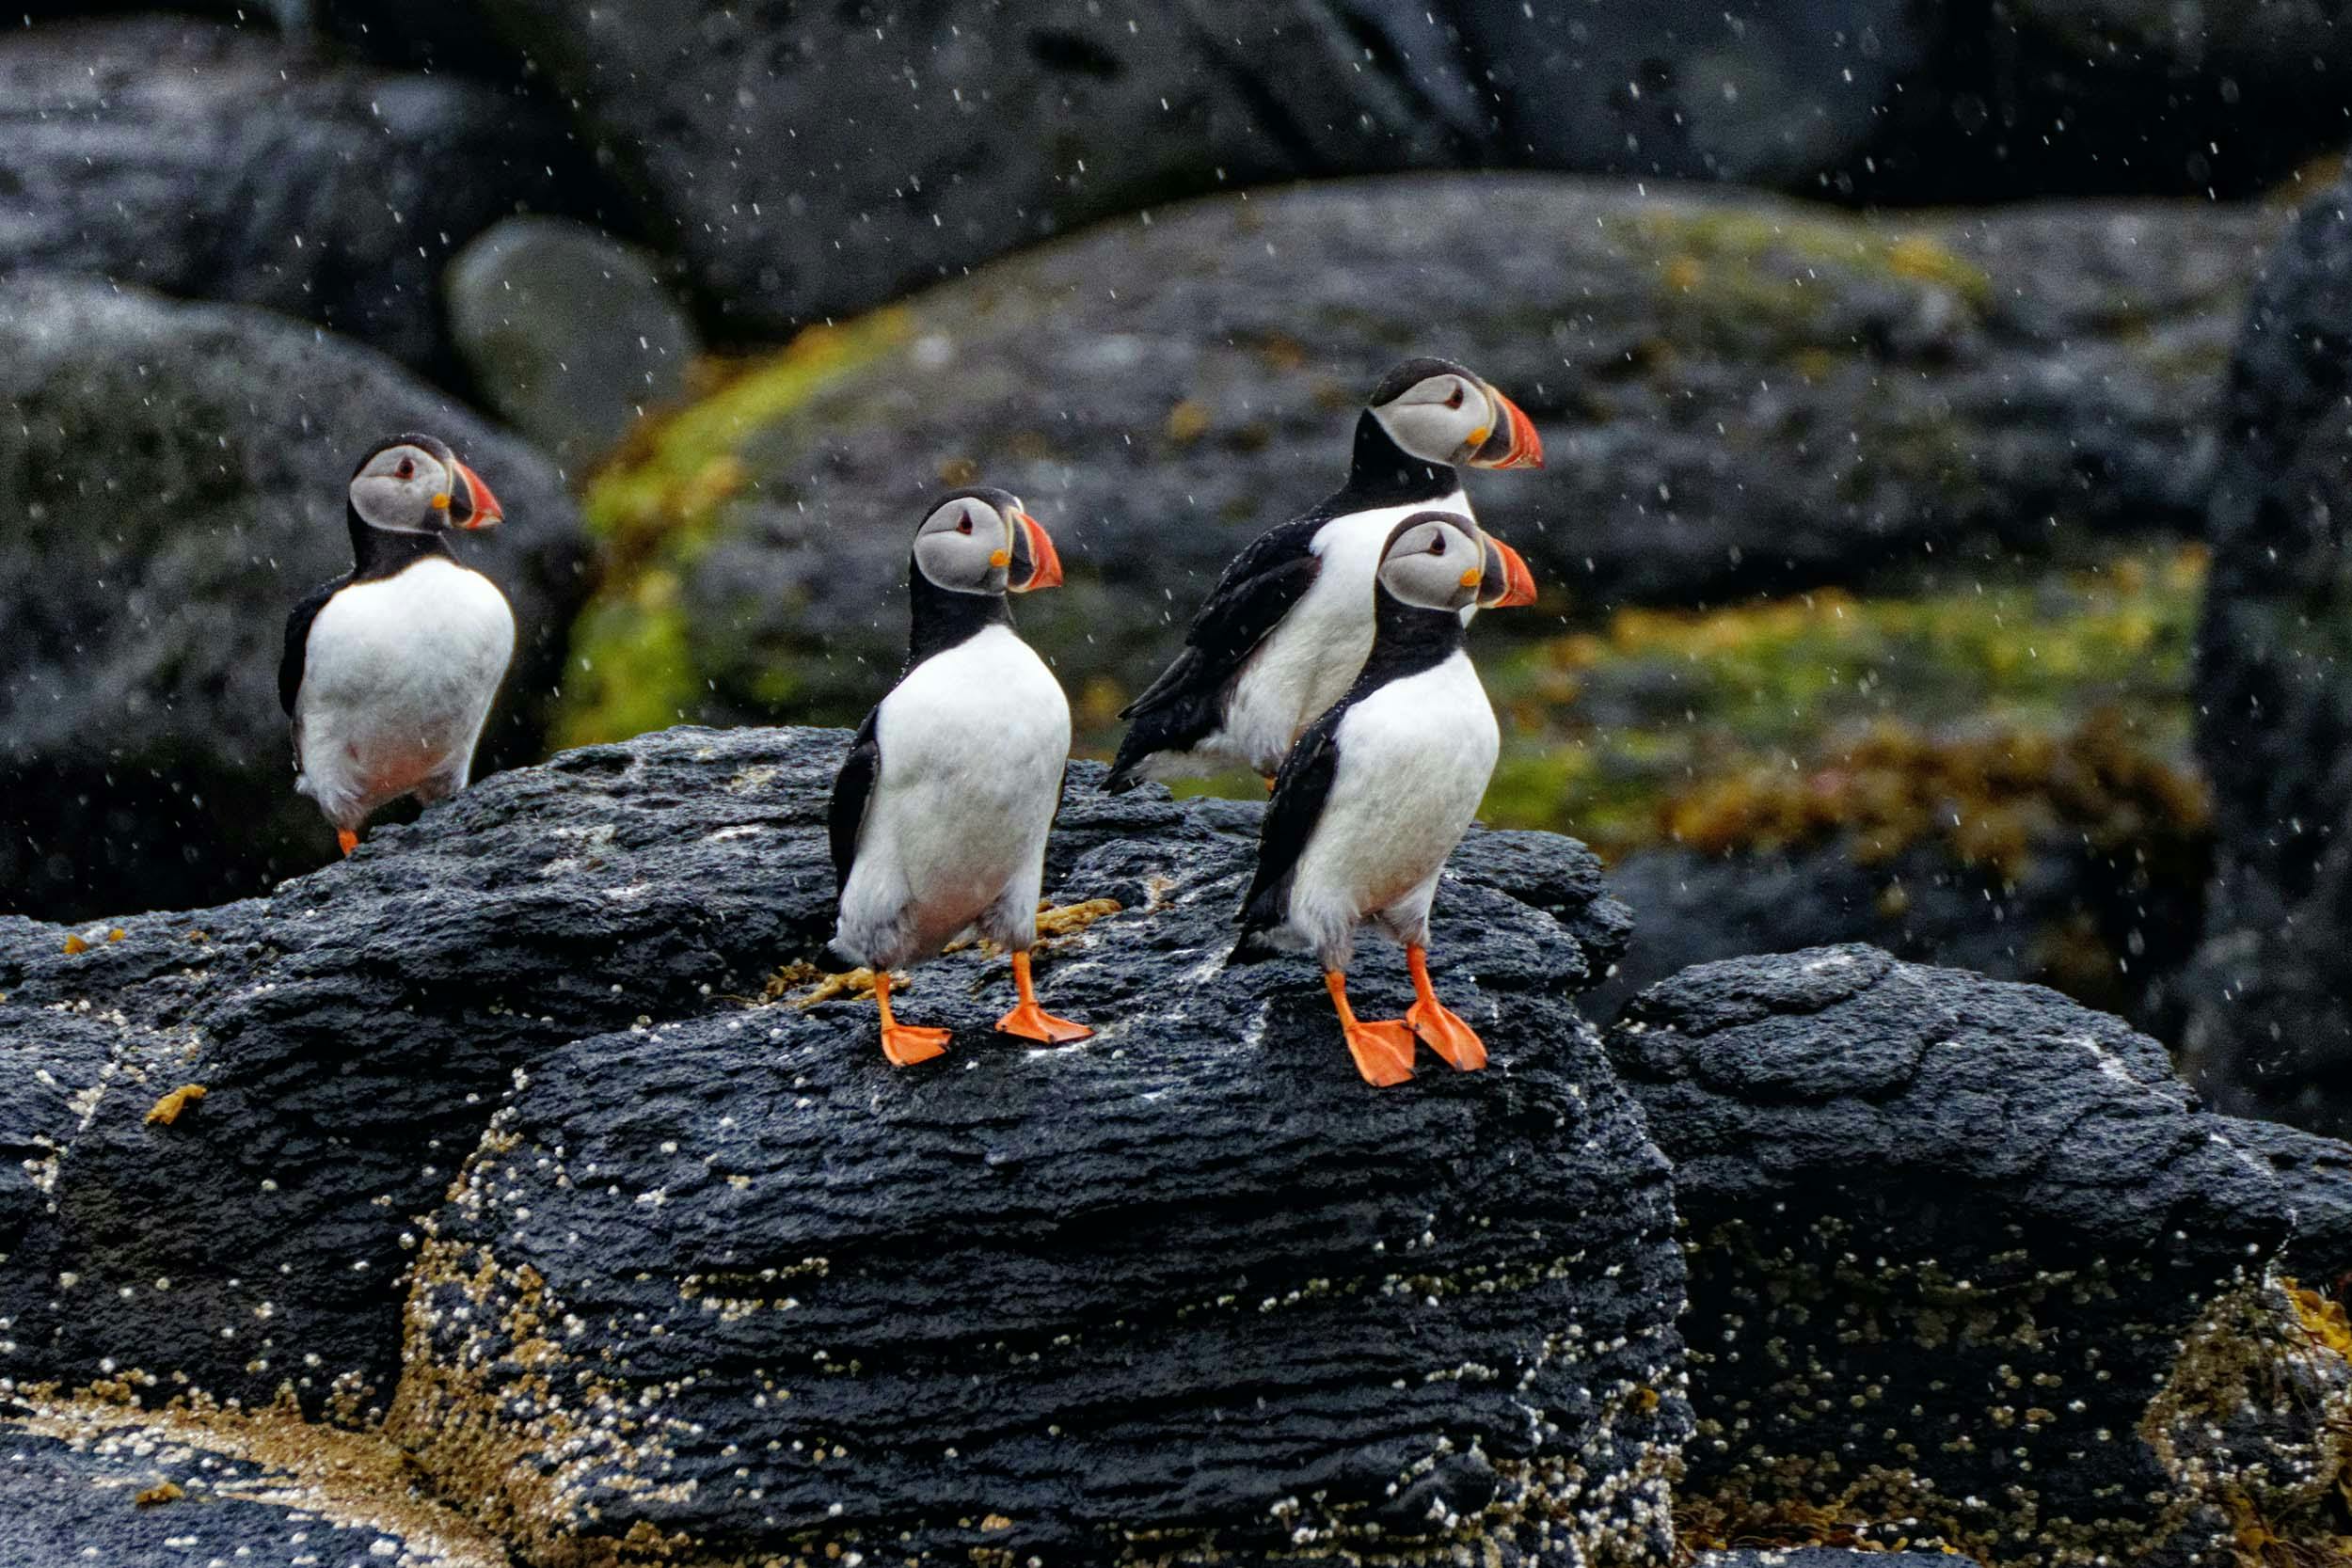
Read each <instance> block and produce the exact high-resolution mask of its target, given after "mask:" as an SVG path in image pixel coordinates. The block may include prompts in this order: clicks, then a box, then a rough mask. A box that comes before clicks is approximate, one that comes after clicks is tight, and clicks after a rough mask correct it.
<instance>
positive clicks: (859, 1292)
mask: <svg viewBox="0 0 2352 1568" xmlns="http://www.w3.org/2000/svg"><path fill="white" fill-rule="evenodd" d="M1479 858H1480V846H1479V845H1478V844H1475V843H1474V844H1472V845H1471V846H1470V847H1468V848H1467V849H1466V850H1465V852H1464V859H1465V862H1466V863H1472V862H1475V861H1477V860H1478V859H1479ZM1250 861H1251V847H1250V846H1249V844H1248V842H1247V841H1246V840H1244V839H1242V838H1239V837H1236V836H1233V835H1228V834H1216V835H1203V834H1201V833H1200V832H1198V831H1197V830H1196V831H1193V832H1182V833H1178V834H1163V835H1158V836H1156V837H1155V838H1154V839H1152V840H1151V841H1149V842H1142V841H1121V842H1117V843H1113V844H1110V845H1107V846H1105V847H1102V848H1099V849H1097V850H1095V851H1093V852H1091V853H1089V854H1088V855H1086V856H1084V857H1083V858H1082V859H1080V860H1079V861H1078V862H1077V863H1076V864H1074V865H1073V867H1072V868H1071V870H1070V871H1069V873H1068V874H1067V875H1066V876H1065V877H1064V878H1062V879H1061V881H1060V885H1059V891H1058V893H1057V894H1055V895H1054V896H1055V897H1056V899H1057V901H1058V902H1062V903H1073V902H1076V901H1078V900H1083V899H1096V898H1105V897H1107V898H1111V899H1115V900H1117V901H1118V902H1119V903H1120V905H1122V906H1123V908H1122V910H1121V911H1120V912H1118V913H1115V914H1109V915H1106V916H1104V918H1102V919H1099V920H1097V921H1095V922H1094V923H1093V924H1092V925H1090V926H1089V927H1087V928H1086V930H1085V931H1084V933H1083V934H1082V935H1079V936H1076V937H1074V938H1071V939H1067V940H1065V941H1062V942H1057V943H1055V945H1054V952H1053V954H1052V958H1051V961H1050V968H1049V971H1048V973H1049V978H1048V979H1047V981H1046V983H1045V998H1046V1001H1047V1003H1048V1005H1049V1006H1051V1007H1053V1008H1055V1009H1056V1010H1057V1011H1059V1012H1061V1013H1064V1014H1067V1015H1071V1016H1075V1017H1079V1018H1087V1019H1092V1020H1094V1021H1096V1022H1097V1023H1098V1024H1099V1025H1101V1026H1102V1028H1101V1032H1100V1033H1099V1034H1098V1035H1097V1036H1096V1037H1095V1038H1094V1039H1092V1040H1090V1041H1089V1042H1086V1044H1085V1045H1083V1046H1082V1047H1080V1048H1077V1049H1072V1050H1065V1051H1037V1050H1031V1049H1025V1048H1008V1047H1007V1046H1005V1045H1002V1044H999V1045H991V1044H990V1043H988V1036H987V1034H986V1030H987V1028H988V1022H989V1020H990V1019H992V1018H993V1016H994V1014H995V1012H997V1011H1000V1010H1001V1007H1002V1002H1003V997H1002V995H1001V994H1000V993H1002V992H1003V991H1004V990H1005V978H1004V976H1005V966H1004V964H1003V962H1002V961H1001V960H999V959H994V958H983V957H981V956H980V955H978V954H977V953H974V954H968V955H964V956H962V957H961V958H959V959H957V960H954V961H951V962H949V963H947V964H945V965H942V966H941V967H940V968H939V969H937V970H934V971H925V972H924V973H923V974H921V976H920V977H919V979H918V981H917V985H916V990H914V991H913V992H912V993H911V995H912V996H913V997H914V1000H909V1001H903V1002H902V1003H901V1006H902V1007H904V1008H906V1009H908V1010H909V1011H910V1012H914V1013H917V1014H918V1016H920V1017H921V1018H923V1019H924V1020H925V1021H926V1022H943V1023H948V1024H951V1025H952V1026H954V1027H955V1028H956V1029H957V1030H958V1034H959V1039H960V1041H961V1042H962V1043H961V1044H960V1045H959V1047H958V1048H957V1049H956V1051H955V1053H954V1054H953V1056H952V1057H951V1059H950V1061H949V1063H948V1064H947V1065H946V1067H945V1068H943V1069H939V1070H935V1071H932V1072H930V1073H926V1074H922V1075H920V1076H913V1075H894V1074H893V1072H892V1071H891V1069H888V1068H886V1067H885V1066H883V1064H882V1061H881V1059H880V1056H879V1054H878V1053H877V1052H876V1051H875V1049H874V1044H873V1038H872V1036H873V1020H872V1013H871V1008H870V1006H868V1005H867V1004H866V1003H864V1002H862V1001H854V1002H849V1001H845V1002H836V1003H828V1004H824V1005H821V1006H814V1007H808V1008H803V1007H800V1006H793V1005H791V1004H790V1003H788V1002H787V1004H785V1005H781V1006H772V1007H770V1008H767V1009H764V1010H760V1011H754V1012H750V1013H743V1012H734V1013H732V1014H723V1015H718V1016H710V1017H706V1018H702V1019H699V1020H694V1021H691V1022H680V1023H675V1024H662V1023H656V1024H654V1025H652V1026H650V1027H641V1028H638V1029H635V1030H632V1031H628V1032H626V1033H620V1034H614V1035H610V1036H605V1037H597V1038H591V1039H585V1040H581V1041H580V1042H579V1043H578V1044H577V1045H574V1046H572V1047H569V1048H567V1049H565V1050H564V1051H563V1052H561V1053H556V1054H554V1055H551V1056H549V1057H548V1058H547V1059H546V1060H544V1061H543V1062H541V1063H540V1064H539V1065H538V1066H536V1067H535V1068H533V1069H532V1072H531V1074H530V1081H529V1083H528V1084H527V1085H524V1086H522V1087H521V1088H520V1089H518V1090H517V1091H516V1094H515V1095H514V1096H512V1097H511V1100H510V1102H509V1106H508V1108H507V1109H506V1110H505V1111H504V1112H502V1113H501V1117H500V1119H499V1121H498V1123H497V1125H496V1127H495V1128H494V1130H493V1132H492V1133H491V1134H490V1136H489V1137H488V1138H487V1139H486V1140H485V1143H484V1146H483V1148H482V1150H481V1152H480V1153H479V1154H478V1155H477V1156H476V1157H475V1159H474V1161H473V1162H472V1163H471V1164H469V1167H468V1169H467V1171H466V1173H465V1175H464V1176H463V1177H462V1178H461V1180H460V1181H459V1183H458V1185H457V1187H456V1189H455V1190H454V1192H453V1196H452V1200H451V1203H450V1205H449V1206H448V1207H447V1208H446V1209H444V1210H443V1211H442V1212H440V1214H439V1215H438V1216H437V1218H436V1219H435V1221H434V1222H433V1224H432V1226H431V1227H430V1228H429V1229H428V1230H427V1231H426V1232H425V1241H424V1243H423V1246H422V1248H421V1251H420V1254H419V1262H418V1270H417V1277H418V1289H417V1291H416V1293H415V1295H414V1296H413V1297H412V1299H411V1303H410V1312H409V1327H410V1339H409V1351H408V1366H409V1369H410V1370H409V1374H408V1377H407V1380H406V1381H405V1383H404V1384H403V1386H402V1392H401V1397H400V1400H399V1402H398V1403H397V1404H396V1405H395V1406H394V1409H393V1412H392V1417H391V1421H390V1427H391V1430H392V1432H393V1433H394V1435H396V1436H397V1437H399V1438H400V1439H401V1440H402V1441H404V1442H405V1443H406V1444H407V1445H408V1446H409V1447H410V1448H411V1449H414V1450H415V1452H416V1454H417V1456H418V1458H419V1460H420V1462H421V1464H422V1465H424V1466H425V1468H426V1469H427V1470H428V1471H429V1472H431V1473H433V1474H435V1475H436V1476H437V1478H438V1479H439V1483H440V1485H441V1487H442V1489H443V1490H444V1491H446V1492H448V1493H450V1494H452V1495H453V1496H458V1497H465V1498H467V1499H468V1501H469V1506H470V1507H471V1509H472V1510H473V1511H474V1512H475V1513H479V1514H481V1515H482V1516H484V1517H487V1518H492V1519H497V1520H501V1521H512V1525H511V1526H510V1527H508V1528H511V1529H512V1530H513V1531H514V1532H515V1533H516V1535H517V1537H518V1539H519V1540H520V1541H521V1542H522V1544H523V1552H524V1555H525V1556H526V1557H527V1558H529V1559H530V1560H534V1561H539V1560H546V1561H563V1560H571V1559H572V1558H573V1557H575V1556H581V1555H586V1556H592V1557H593V1556H594V1555H596V1552H597V1551H599V1550H603V1551H614V1550H620V1549H622V1547H623V1545H624V1544H627V1543H631V1542H641V1543H642V1544H640V1546H639V1549H640V1550H641V1551H644V1550H649V1549H650V1544H651V1543H652V1542H653V1541H654V1540H655V1539H657V1538H658V1537H666V1538H668V1549H670V1550H675V1551H678V1552H680V1553H682V1554H684V1555H688V1556H691V1555H693V1554H694V1553H696V1552H715V1551H716V1549H717V1548H718V1547H719V1546H720V1544H722V1543H723V1544H725V1545H726V1547H727V1549H728V1550H732V1551H748V1552H749V1553H750V1554H752V1555H754V1556H758V1555H762V1554H766V1553H782V1552H787V1551H790V1550H800V1551H808V1552H811V1553H813V1552H815V1551H817V1550H818V1549H820V1548H821V1549H822V1550H823V1551H824V1552H825V1553H826V1555H828V1556H831V1555H833V1553H834V1549H835V1547H836V1546H837V1547H838V1549H839V1550H840V1551H841V1552H843V1553H854V1552H864V1553H866V1554H868V1555H872V1554H875V1553H878V1552H887V1553H889V1554H891V1555H893V1556H894V1557H895V1556H899V1555H903V1556H908V1557H914V1558H917V1559H920V1560H951V1559H961V1558H962V1557H964V1556H965V1555H967V1554H969V1553H971V1552H976V1551H977V1552H983V1553H986V1554H988V1555H989V1556H990V1557H991V1558H992V1559H993V1558H995V1557H997V1556H998V1554H1005V1555H1008V1556H1009V1558H1010V1559H1011V1560H1025V1559H1028V1558H1030V1557H1037V1558H1040V1559H1042V1560H1049V1561H1093V1560H1109V1559H1112V1558H1115V1557H1120V1556H1123V1555H1127V1554H1130V1553H1133V1552H1135V1551H1136V1550H1138V1549H1139V1548H1140V1546H1141V1544H1142V1543H1144V1542H1145V1541H1150V1542H1151V1543H1152V1547H1151V1549H1152V1551H1153V1552H1154V1553H1168V1552H1173V1553H1174V1554H1175V1555H1176V1556H1177V1557H1179V1558H1180V1559H1182V1560H1200V1559H1207V1558H1210V1557H1216V1558H1217V1559H1219V1560H1243V1561H1260V1560H1273V1559H1277V1558H1279V1559H1291V1558H1293V1557H1295V1556H1298V1555H1304V1556H1307V1557H1311V1558H1336V1557H1341V1556H1343V1555H1346V1554H1349V1553H1352V1552H1354V1551H1358V1550H1362V1549H1366V1548H1369V1547H1372V1546H1374V1545H1375V1544H1376V1546H1377V1547H1378V1549H1380V1550H1382V1551H1384V1552H1391V1553H1402V1554H1405V1555H1406V1556H1408V1557H1413V1558H1443V1557H1446V1556H1448V1555H1450V1554H1453V1553H1455V1552H1459V1551H1461V1550H1464V1549H1469V1550H1484V1551H1486V1552H1487V1553H1489V1554H1499V1560H1502V1561H1505V1562H1514V1561H1516V1562H1529V1563H1533V1562H1549V1561H1556V1560H1583V1561H1592V1562H1601V1563H1615V1562H1623V1563H1627V1564H1633V1563H1644V1562H1649V1561H1654V1560H1656V1558H1655V1556H1654V1555H1653V1554H1655V1553H1656V1552H1658V1551H1659V1550H1661V1549H1662V1548H1663V1546H1664V1545H1665V1544H1666V1543H1667V1541H1668V1540H1669V1539H1670V1535H1669V1531H1668V1527H1667V1524H1666V1513H1665V1492H1664V1485H1663V1476H1664V1470H1665V1467H1666V1465H1667V1464H1668V1462H1669V1458H1670V1455H1671V1452H1672V1450H1673V1449H1674V1448H1675V1447H1676V1446H1677V1443H1678V1438H1679V1433H1680V1429H1681V1422H1682V1412H1681V1404H1680V1399H1679V1395H1678V1392H1677V1389H1676V1386H1675V1373H1676V1370H1677V1359H1676V1353H1677V1348H1678V1347H1677V1342H1676V1341H1675V1339H1674V1336H1673V1329H1672V1318H1673V1310H1674V1307H1675V1306H1676V1304H1677V1301H1678V1299H1679V1292H1678V1283H1677V1280H1678V1274H1679V1259H1678V1258H1677V1256H1676V1253H1675V1249H1674V1246H1673V1243H1672V1237H1671V1229H1672V1219H1671V1212H1670V1210H1669V1208H1668V1206H1667V1203H1666V1201H1665V1189H1664V1167H1663V1166H1662V1164H1659V1163H1657V1162H1656V1161H1655V1160H1654V1158H1653V1157H1652V1156H1651V1155H1650V1153H1649V1152H1648V1148H1647V1145H1646V1142H1645V1140H1644V1139H1643V1137H1642V1135H1641V1132H1640V1129H1639V1123H1638V1121H1637V1120H1636V1119H1635V1118H1634V1117H1632V1116H1631V1115H1630V1107H1629V1103H1628V1101H1625V1099H1624V1098H1623V1096H1622V1095H1621V1093H1620V1092H1619V1091H1617V1090H1616V1089H1615V1087H1614V1086H1613V1085H1612V1084H1611V1083H1610V1081H1609V1079H1608V1074H1607V1069H1606V1067H1605V1066H1604V1064H1603V1062H1602V1060H1601V1057H1600V1055H1599V1053H1598V1050H1597V1039H1596V1037H1594V1036H1593V1035H1592V1034H1591V1033H1590V1032H1589V1030H1588V1028H1587V1027H1586V1026H1584V1025H1582V1024H1581V1023H1580V1022H1579V1021H1578V1020H1577V1018H1576V1016H1575V1014H1574V1012H1573V1011H1572V1010H1571V1009H1570V1008H1569V1007H1568V1006H1567V1005H1566V1003H1565V992H1566V991H1567V990H1570V989H1572V988H1573V987H1574V986H1575V985H1576V984H1578V983H1580V981H1579V976H1580V974H1581V957H1580V955H1579V952H1578V944H1576V943H1574V942H1568V943H1565V944H1564V943H1562V942H1560V941H1559V939H1558V936H1557V935H1555V933H1556V932H1557V931H1558V929H1559V927H1556V926H1555V924H1554V923H1553V921H1552V920H1551V919H1550V917H1549V916H1546V915H1541V914H1537V913H1534V912H1532V911H1525V910H1522V909H1519V908H1518V907H1517V906H1515V905H1514V904H1513V903H1512V902H1511V901H1510V900H1509V899H1507V898H1505V897H1503V896H1502V895H1499V894H1495V893H1491V892H1485V891H1481V890H1475V889H1471V888H1467V887H1465V888H1459V889H1449V890H1448V893H1447V895H1445V897H1444V899H1443V904H1444V907H1445V909H1446V911H1447V912H1446V916H1445V920H1444V922H1443V926H1442V928H1441V930H1440V931H1439V933H1438V943H1437V948H1438V953H1439V954H1440V956H1441V957H1442V958H1446V959H1447V960H1449V961H1450V962H1451V963H1453V964H1454V966H1455V968H1454V978H1453V979H1452V980H1451V981H1450V982H1443V981H1441V983H1450V984H1452V985H1454V986H1455V987H1457V988H1460V987H1466V986H1467V985H1468V984H1469V981H1468V974H1467V973H1466V972H1467V971H1469V970H1470V967H1471V966H1475V972H1476V974H1477V990H1474V991H1471V992H1470V995H1471V997H1472V1002H1471V1008H1472V1011H1471V1014H1470V1016H1472V1017H1473V1018H1475V1019H1476V1020H1477V1021H1478V1022H1479V1025H1480V1027H1481V1028H1482V1029H1483V1030H1484V1031H1485V1033H1486V1038H1487V1041H1488V1044H1489V1046H1490V1047H1491V1048H1495V1049H1497V1050H1499V1052H1500V1053H1501V1055H1502V1064H1501V1065H1502V1071H1501V1072H1500V1073H1499V1074H1498V1073H1497V1072H1494V1071H1489V1072H1488V1073H1487V1074H1486V1075H1485V1076H1484V1077H1476V1076H1470V1075H1461V1074H1454V1073H1451V1072H1448V1071H1445V1070H1444V1069H1439V1068H1436V1067H1434V1066H1433V1067H1431V1068H1430V1069H1429V1070H1428V1071H1427V1072H1426V1073H1424V1075H1423V1077H1422V1079H1421V1080H1420V1081H1418V1082H1417V1083H1416V1084H1415V1085H1413V1088H1412V1091H1411V1092H1410V1093H1408V1094H1402V1095H1391V1094H1381V1093H1375V1092H1371V1091H1367V1090H1365V1089H1364V1088H1363V1086H1362V1085H1359V1084H1357V1083H1354V1082H1351V1081H1350V1080H1349V1072H1348V1069H1347V1068H1346V1066H1345V1064H1344V1063H1343V1061H1341V1060H1339V1059H1338V1056H1337V1054H1336V1053H1335V1051H1334V1049H1333V1045H1334V1042H1333V1039H1332V1037H1331V1034H1330V1023H1329V1020H1328V1018H1327V1010H1328V1006H1327V1003H1326V1002H1325V1000H1324V999H1323V997H1322V994H1321V991H1320V989H1319V988H1318V987H1316V986H1315V985H1313V983H1312V980H1311V970H1308V969H1307V966H1302V965H1297V964H1289V965H1283V964H1277V965H1273V966H1271V967H1268V968H1265V969H1263V970H1257V971H1234V972H1224V973H1219V971H1218V969H1217V967H1216V966H1217V964H1218V963H1219V961H1220V959H1221V958H1222V956H1223V953H1224V951H1225V949H1226V947H1227V945H1228V944H1229V942H1230V933H1231V926H1232V906H1233V904H1234V902H1235V899H1236V897H1237V896H1238V894H1239V892H1240V891H1241V889H1242V888H1243V886H1244V885H1245V884H1246V881H1247V876H1248V866H1249V864H1250ZM1564 958H1565V959H1566V960H1567V964H1568V967H1567V968H1566V969H1565V970H1563V969H1560V968H1558V967H1556V966H1557V965H1558V963H1559V961H1560V960H1562V959H1564ZM1387 968H1388V966H1387V965H1384V964H1375V965H1368V966H1367V969H1368V971H1369V973H1370V974H1374V975H1376V976H1378V977H1377V978H1376V979H1375V980H1374V981H1373V983H1372V988H1371V994H1372V995H1373V996H1375V997H1377V998H1378V1000H1377V1001H1376V1002H1375V1003H1374V1004H1372V1005H1373V1006H1388V1005H1391V1003H1392V1002H1395V1001H1401V1000H1402V993H1400V992H1397V991H1395V990H1394V989H1393V988H1394V987H1395V985H1396V982H1395V980H1394V979H1393V978H1391V976H1390V975H1389V974H1387V973H1386V971H1387ZM622 1084H626V1085H628V1090H627V1092H626V1093H620V1094H615V1093H614V1092H613V1089H614V1087H615V1085H622ZM558 1323H560V1324H563V1325H564V1328H563V1330H562V1331H561V1332H560V1333H558V1332H554V1331H553V1330H552V1327H551V1325H554V1324H558ZM623 1411H626V1412H627V1413H628V1418H629V1425H628V1428H627V1429H625V1430H624V1429H619V1428H616V1427H614V1426H613V1425H612V1423H611V1421H610V1420H609V1416H610V1415H612V1414H617V1413H620V1412H623ZM1218 1432H1232V1433H1236V1434H1238V1433H1244V1432H1246V1433H1248V1436H1247V1438H1246V1439H1244V1440H1241V1441H1237V1442H1220V1441H1209V1440H1208V1434H1209V1433H1218ZM518 1453H519V1454H533V1455H548V1456H557V1455H560V1456H561V1459H560V1461H559V1462H558V1463H556V1464H555V1465H552V1466H548V1465H523V1466H515V1465H507V1464H504V1463H501V1460H502V1459H503V1458H504V1456H508V1455H514V1454H518Z"/></svg>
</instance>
